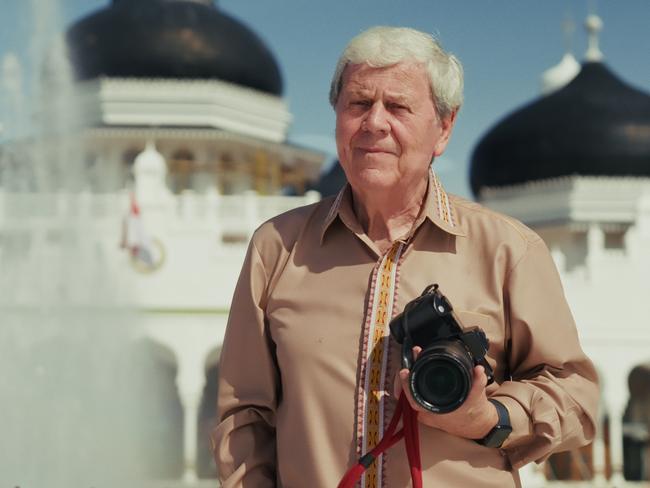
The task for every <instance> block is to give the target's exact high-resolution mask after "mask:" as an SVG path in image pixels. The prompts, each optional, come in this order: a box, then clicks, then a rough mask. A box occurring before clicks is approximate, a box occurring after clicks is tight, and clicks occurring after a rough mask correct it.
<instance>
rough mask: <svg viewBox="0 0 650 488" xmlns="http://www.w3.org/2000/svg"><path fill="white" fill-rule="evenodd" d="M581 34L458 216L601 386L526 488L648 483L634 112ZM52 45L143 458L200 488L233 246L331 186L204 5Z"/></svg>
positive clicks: (647, 99) (477, 163) (104, 26)
mask: <svg viewBox="0 0 650 488" xmlns="http://www.w3.org/2000/svg"><path fill="white" fill-rule="evenodd" d="M587 27H588V31H589V42H590V47H589V49H588V51H587V54H586V56H585V59H584V62H583V63H582V64H580V63H578V62H577V61H576V60H575V58H574V57H573V56H572V55H571V54H567V55H565V57H564V58H563V59H562V61H561V62H560V64H559V65H558V66H556V67H553V68H552V69H550V70H549V71H547V72H546V73H545V74H544V76H543V94H542V95H541V96H540V97H538V98H537V99H535V100H533V101H531V102H530V103H529V104H527V105H526V106H524V107H522V108H520V109H518V110H516V111H514V112H513V113H511V114H509V115H507V116H505V117H504V118H503V119H502V120H501V121H499V122H497V123H496V124H495V125H494V126H493V127H492V128H491V129H489V130H488V131H487V133H486V134H485V135H484V136H483V138H482V139H481V140H480V141H479V142H478V144H477V145H476V148H475V150H474V153H473V155H472V161H471V175H470V179H471V186H472V190H473V192H474V196H475V197H476V199H477V200H478V201H480V202H481V203H483V204H484V205H486V206H488V207H491V208H493V209H495V210H498V211H500V212H503V213H506V214H509V215H512V216H514V217H516V218H518V219H520V220H522V221H523V222H524V223H526V224H528V225H529V226H531V227H533V228H534V229H535V230H536V231H537V232H538V233H539V234H540V235H541V236H542V237H543V238H544V240H545V241H546V243H547V244H548V246H549V248H550V249H551V251H552V254H553V256H554V258H555V260H556V263H557V265H558V268H559V271H560V274H561V277H562V281H563V284H564V287H565V292H566V294H567V297H568V300H569V302H570V304H571V306H572V309H573V311H574V314H575V316H576V321H577V323H578V325H579V331H580V335H581V338H582V342H583V346H584V348H585V350H586V352H587V353H588V354H589V355H590V356H591V357H592V358H593V360H594V362H595V363H596V365H597V368H598V371H599V374H600V375H601V379H602V387H603V390H602V391H603V394H602V408H601V416H602V418H601V419H600V420H601V422H600V424H601V430H600V432H599V433H598V439H597V440H596V441H595V442H594V443H593V444H592V445H591V446H588V447H586V448H584V449H582V450H579V451H575V452H570V453H566V454H561V455H556V456H553V457H552V458H551V460H550V461H548V462H546V463H544V464H543V465H542V466H540V467H537V468H532V467H531V468H529V469H527V470H526V473H525V474H524V477H525V478H526V479H528V484H526V486H531V487H534V486H539V487H541V486H549V487H552V486H560V485H562V484H563V483H564V482H568V481H571V480H574V481H575V480H592V483H593V486H596V485H598V483H602V486H610V485H611V484H610V485H607V484H606V483H607V482H606V480H610V483H614V484H615V486H621V485H622V480H623V478H625V479H627V480H629V481H628V482H630V483H632V482H633V481H640V480H648V479H650V449H649V444H650V441H649V438H650V436H649V427H650V396H649V393H648V392H650V353H648V351H650V332H649V331H650V327H648V323H647V322H648V317H650V301H648V300H647V298H646V297H645V293H644V291H645V290H646V289H647V286H645V281H646V276H648V275H650V253H648V251H647V250H648V249H650V95H649V94H648V93H645V92H643V91H640V90H638V89H635V88H632V87H631V86H629V85H628V84H627V83H626V82H624V81H622V80H621V79H620V78H619V77H618V75H617V74H615V73H613V72H612V71H611V70H610V69H609V68H608V67H607V65H606V63H605V62H604V61H603V55H602V53H601V52H600V50H599V47H598V31H599V29H600V28H601V27H602V25H601V23H600V20H599V19H598V18H597V17H595V16H591V17H589V18H588V21H587ZM116 33H119V35H116ZM66 38H67V43H68V48H69V52H70V58H71V61H72V65H73V68H74V75H75V80H76V81H75V83H76V85H75V86H76V90H77V91H78V93H79V94H80V95H79V98H80V101H81V107H83V110H82V112H81V123H82V126H83V131H81V132H80V136H79V137H80V140H81V144H82V148H83V154H84V158H85V160H86V161H87V163H88V166H89V167H101V168H105V173H102V176H101V177H98V178H96V179H94V180H93V185H94V186H93V188H92V194H91V195H89V196H88V203H87V205H88V208H89V210H88V211H89V212H94V213H93V215H94V220H95V230H96V232H95V234H94V235H93V236H92V239H94V240H95V242H96V245H97V246H104V252H105V255H106V256H107V257H108V259H109V261H111V263H112V265H111V266H112V267H113V269H114V278H115V280H116V282H117V283H118V284H119V287H120V288H121V289H124V290H128V292H125V293H126V294H127V295H128V299H129V300H131V301H132V304H133V305H134V306H135V307H137V309H138V310H139V312H140V316H141V319H142V322H143V324H144V330H145V331H146V337H147V344H148V346H147V347H148V350H149V352H150V353H151V355H152V361H153V362H154V364H155V365H156V366H155V367H156V368H158V369H159V371H160V372H161V373H160V375H161V378H162V379H161V381H160V382H159V383H157V385H156V387H155V388H154V390H155V391H152V395H158V397H159V398H160V403H161V405H163V406H162V407H161V410H160V411H159V412H157V415H159V416H160V418H158V420H157V422H158V423H159V424H161V423H162V424H164V425H166V426H168V427H167V428H166V429H163V430H161V431H160V432H159V433H158V438H157V439H156V442H159V443H161V444H168V445H174V446H176V449H173V450H171V451H168V452H166V453H165V454H164V456H162V455H161V456H158V457H156V452H157V451H155V450H154V452H153V453H152V459H150V460H148V462H149V464H150V469H151V473H152V476H155V477H156V478H160V479H166V480H178V486H188V487H190V486H196V487H199V486H213V485H214V481H213V480H212V478H214V477H215V476H216V473H215V469H214V467H213V464H212V461H211V459H210V455H209V449H208V440H207V432H208V431H209V430H210V428H211V426H212V425H213V422H214V417H215V405H214V403H215V402H214V399H215V397H216V378H217V375H218V368H217V363H218V357H219V350H220V346H221V341H222V337H223V333H224V330H225V323H226V319H227V314H228V307H229V301H230V298H231V296H232V292H233V289H234V284H235V282H236V279H237V275H238V272H239V269H240V266H241V262H242V261H243V256H244V253H245V250H246V246H247V241H248V239H249V238H250V236H251V234H252V232H253V231H254V229H255V228H256V227H257V226H258V225H259V224H260V223H261V222H263V221H264V220H266V219H268V218H270V217H271V216H273V215H275V214H277V213H280V212H283V211H285V210H288V209H290V208H293V207H295V206H299V205H304V204H307V203H312V202H314V201H317V200H318V199H319V198H320V197H321V195H325V194H329V193H332V192H334V191H336V189H338V188H339V187H340V185H341V184H342V183H343V182H344V176H343V174H342V172H341V170H340V166H339V165H334V166H333V168H332V169H331V171H330V172H328V173H327V174H324V175H320V170H321V166H322V164H323V162H324V158H325V156H324V155H323V154H321V153H319V152H318V151H314V150H312V149H309V148H306V147H299V146H296V145H294V144H291V143H289V142H287V132H288V128H289V125H290V123H291V114H290V112H289V110H288V108H287V105H286V104H285V102H284V100H283V98H282V76H281V74H280V68H279V65H278V62H277V61H276V59H275V58H274V56H273V54H272V53H271V52H270V51H269V49H268V48H267V46H266V45H265V44H264V43H263V41H262V40H261V39H260V38H259V37H258V36H257V35H256V34H255V33H254V32H252V31H251V30H250V29H248V28H247V27H246V26H245V25H244V24H242V23H241V22H240V21H238V20H236V19H234V18H232V17H230V16H229V15H228V14H227V13H225V12H223V11H222V10H221V9H219V8H217V7H216V6H215V5H214V4H213V2H212V1H211V0H178V1H175V2H168V1H164V0H149V1H146V2H145V1H142V2H132V1H128V0H113V1H112V3H111V4H110V5H109V6H107V7H105V8H103V9H101V10H99V11H97V12H95V13H92V14H90V15H88V16H86V17H84V18H82V19H80V20H79V21H77V22H75V23H74V24H73V25H71V26H70V27H69V28H68V30H67V33H66ZM127 187H132V189H133V191H132V192H128V191H125V188H127ZM310 189H315V190H317V191H313V190H310ZM0 193H2V187H0ZM136 202H137V203H136ZM97 203H101V205H98V204H97ZM1 212H2V208H0V221H3V215H2V213H1ZM125 215H130V217H131V218H137V219H138V222H139V223H140V224H142V225H143V226H145V227H146V235H147V238H146V239H142V232H140V234H138V235H139V237H140V239H139V240H138V239H137V236H136V237H133V236H126V238H125V239H126V241H125V246H126V247H127V248H130V250H131V251H135V252H127V251H126V250H122V249H119V248H118V247H117V246H115V245H114V244H115V243H116V242H117V241H118V240H119V239H120V229H122V221H123V218H124V216H125ZM6 221H7V219H6V217H5V222H6ZM10 224H11V222H9V223H8V224H7V225H10ZM137 247H140V249H139V250H138V249H136V248H137ZM143 248H146V249H145V250H146V253H144V254H143V253H142V252H138V251H142V250H143ZM543 299H544V297H543V296H540V300H543ZM170 486H171V485H170ZM174 486H176V484H174ZM598 486H600V485H598Z"/></svg>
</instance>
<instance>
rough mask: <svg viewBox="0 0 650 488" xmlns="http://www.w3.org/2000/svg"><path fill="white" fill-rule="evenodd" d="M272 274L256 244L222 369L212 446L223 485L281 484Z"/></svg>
mask: <svg viewBox="0 0 650 488" xmlns="http://www.w3.org/2000/svg"><path fill="white" fill-rule="evenodd" d="M267 282H268V280H267V275H266V271H265V269H264V265H263V262H262V259H261V257H260V254H259V252H258V250H257V248H256V246H255V244H254V241H251V244H250V245H249V248H248V252H247V255H246V259H245V261H244V265H243V268H242V271H241V274H240V277H239V281H238V283H237V286H236V289H235V294H234V297H233V302H232V305H231V309H230V316H229V318H228V325H227V329H226V335H225V338H224V344H223V348H222V352H221V360H220V365H219V376H220V377H219V396H218V411H219V424H218V425H217V427H216V429H215V430H214V431H213V433H212V447H213V453H214V458H215V461H216V463H217V469H218V473H219V479H220V480H221V483H222V486H223V487H226V488H230V487H242V488H263V487H271V486H275V485H276V441H275V412H276V407H277V401H278V389H279V381H278V369H277V364H276V361H275V352H274V346H273V343H272V341H271V340H270V338H269V335H268V330H267V324H266V320H265V313H264V308H265V294H266V289H267Z"/></svg>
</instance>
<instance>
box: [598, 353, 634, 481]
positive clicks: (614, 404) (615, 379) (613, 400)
mask: <svg viewBox="0 0 650 488" xmlns="http://www.w3.org/2000/svg"><path fill="white" fill-rule="evenodd" d="M621 366H623V365H621ZM628 371H629V368H627V367H615V366H613V365H612V366H610V367H609V368H608V369H605V370H603V374H604V376H605V378H604V379H605V381H604V386H605V398H606V402H607V414H608V419H609V452H610V458H611V465H612V477H611V478H610V484H611V485H612V486H622V485H623V484H624V478H623V413H624V411H625V406H626V405H627V401H628V397H629V394H628V391H627V375H628Z"/></svg>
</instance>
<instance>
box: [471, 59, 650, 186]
mask: <svg viewBox="0 0 650 488" xmlns="http://www.w3.org/2000/svg"><path fill="white" fill-rule="evenodd" d="M566 175H595V176H650V95H648V94H647V93H644V92H642V91H640V90H637V89H635V88H632V87H630V86H628V85H627V84H625V83H624V82H623V81H621V80H620V79H619V78H617V77H616V76H615V75H614V74H613V73H612V72H611V71H610V70H609V69H608V68H607V67H606V66H605V65H603V64H602V63H597V62H588V63H585V64H584V65H583V66H582V70H581V71H580V73H579V74H578V75H577V76H576V77H575V78H574V79H573V81H571V82H570V83H569V84H568V85H566V86H565V87H563V88H562V89H560V90H558V91H557V92H555V93H553V94H551V95H548V96H546V97H543V98H540V99H538V100H536V101H534V102H532V103H530V104H528V105H527V106H524V107H523V108H521V109H519V110H517V111H515V112H513V113H512V114H510V115H508V116H507V117H505V118H504V119H503V120H502V121H501V122H499V123H498V124H497V125H496V126H494V127H493V128H492V129H491V130H490V131H489V132H488V133H487V134H486V135H485V136H484V137H483V138H482V139H481V141H480V142H479V144H478V145H477V147H476V148H475V150H474V153H473V155H472V163H471V171H470V183H471V186H472V191H473V192H474V194H475V195H478V194H479V192H480V190H481V188H483V187H499V186H507V185H514V184H518V183H524V182H527V181H534V180H541V179H547V178H554V177H558V176H566Z"/></svg>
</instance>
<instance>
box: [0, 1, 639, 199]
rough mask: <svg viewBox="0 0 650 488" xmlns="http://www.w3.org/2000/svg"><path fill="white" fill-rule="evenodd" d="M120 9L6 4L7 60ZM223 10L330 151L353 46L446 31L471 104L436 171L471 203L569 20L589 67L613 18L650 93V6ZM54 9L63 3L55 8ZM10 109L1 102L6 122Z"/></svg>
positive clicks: (621, 57)
mask: <svg viewBox="0 0 650 488" xmlns="http://www.w3.org/2000/svg"><path fill="white" fill-rule="evenodd" d="M132 1H137V0H132ZM109 3H110V1H109V0H30V1H28V0H0V6H1V9H0V13H1V14H0V15H1V17H0V59H1V58H2V57H4V55H5V54H6V53H8V52H14V53H15V54H16V55H17V56H18V58H19V59H20V60H21V62H22V63H25V64H26V65H29V64H30V61H29V53H30V48H29V46H30V45H33V44H34V43H36V44H39V43H40V44H43V43H44V42H46V41H45V39H47V38H48V36H51V35H54V34H55V33H56V32H60V31H61V30H62V29H63V28H64V26H65V25H68V24H69V23H70V22H73V21H74V20H76V19H78V18H80V17H82V16H84V15H87V14H88V13H90V12H92V11H95V10H97V9H99V8H103V7H106V6H108V5H109ZM217 4H218V6H219V8H221V9H222V10H223V11H225V12H227V13H228V14H230V15H232V16H234V17H236V18H237V19H239V20H241V21H242V22H244V23H245V24H247V25H248V26H249V27H250V28H252V29H253V30H254V31H256V32H257V33H258V35H259V36H260V37H261V38H262V39H264V40H265V41H266V42H267V44H268V45H269V47H270V48H271V50H272V51H273V52H274V54H275V56H276V58H277V60H278V62H279V64H280V66H281V69H282V73H283V77H284V80H285V97H286V98H287V100H288V103H289V106H290V108H291V111H292V112H293V114H294V122H293V126H292V129H291V132H290V139H291V140H294V141H298V142H302V143H313V144H314V145H319V146H320V147H332V141H333V138H332V134H333V127H334V115H333V113H332V110H331V108H330V107H329V104H328V102H327V92H328V85H329V81H330V77H331V74H332V71H333V69H334V65H335V63H336V59H337V57H338V55H339V53H340V52H341V50H342V49H343V47H344V46H345V44H346V43H347V41H348V40H349V39H350V38H351V37H353V36H354V35H356V34H357V33H359V32H361V31H362V30H364V29H365V28H367V27H370V26H373V25H379V24H382V25H403V26H409V27H414V28H417V29H420V30H424V31H427V32H431V33H434V34H436V35H437V36H438V37H439V38H440V39H441V41H442V42H443V45H444V46H445V47H446V48H447V49H448V50H450V51H452V52H454V53H455V54H456V55H457V56H458V57H459V58H460V59H461V61H462V62H463V65H464V67H465V76H466V82H465V84H466V91H465V105H464V106H463V108H462V110H461V112H460V115H459V118H458V122H457V125H456V129H455V132H454V135H453V137H452V141H451V143H450V145H449V147H448V148H447V152H446V154H445V156H444V158H443V159H441V160H440V161H438V162H437V163H436V164H438V165H439V168H438V169H439V172H440V173H441V176H442V178H443V181H444V182H445V184H446V186H447V187H448V189H449V190H450V191H452V192H455V193H460V194H463V195H469V190H468V187H467V171H468V167H469V160H470V157H471V152H472V149H473V148H474V146H475V145H476V143H477V142H478V140H479V139H480V137H481V136H482V135H483V134H484V133H485V132H486V131H487V130H488V129H489V127H490V126H491V125H493V124H494V123H495V122H497V121H498V120H499V119H500V118H502V117H503V116H504V115H506V114H507V113H508V112H509V111H511V110H513V109H515V108H516V107H518V106H521V105H522V104H523V103H526V102H528V101H530V100H532V99H533V98H535V97H537V96H538V94H539V77H540V75H541V73H542V72H543V71H544V70H545V69H547V68H549V67H551V66H553V65H554V64H556V63H557V62H559V60H560V58H561V57H562V55H563V54H564V52H565V49H566V47H565V46H566V42H565V39H564V36H563V33H562V22H563V20H564V19H565V18H566V17H567V15H569V16H570V17H571V18H572V19H573V21H574V23H575V24H576V30H575V32H574V34H573V37H572V42H571V44H572V47H573V52H574V54H575V55H576V57H577V58H578V59H579V60H580V59H581V58H582V56H583V54H584V52H585V50H586V42H587V41H586V35H585V33H584V28H583V27H582V25H583V21H584V18H585V16H586V15H587V13H588V12H589V9H590V8H594V9H595V10H596V12H597V13H598V14H599V15H600V16H601V18H602V19H603V21H604V30H603V32H602V33H601V36H600V45H601V50H602V51H603V53H604V55H605V62H606V63H607V64H608V65H609V66H610V68H612V69H613V70H614V71H615V72H616V73H617V74H618V75H619V76H620V77H621V78H623V79H624V80H626V81H628V82H629V83H630V84H632V85H634V86H636V87H638V88H641V89H643V90H645V91H648V92H650V61H649V60H650V34H648V22H649V21H650V0H625V1H614V0H609V1H604V0H601V1H600V2H595V1H587V0H580V1H578V0H564V1H561V0H552V1H538V0H472V1H470V0H401V1H399V0H390V1H389V0H329V1H308V0H274V1H270V0H257V1H252V0H251V1H248V0H219V1H218V2H217ZM33 5H37V8H38V10H39V12H40V15H39V16H37V17H38V18H40V19H41V20H42V22H41V23H40V24H39V23H34V22H33V19H34V16H32V15H31V14H30V12H31V11H32V9H33V8H34V7H33ZM48 5H50V6H53V7H52V8H50V10H49V11H48V10H47V8H48ZM54 7H56V8H54ZM39 25H40V27H38V26H39ZM38 33H40V34H38ZM0 99H1V97H0ZM2 110H3V107H2V105H0V121H3V122H4V119H5V114H3V112H2Z"/></svg>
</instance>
